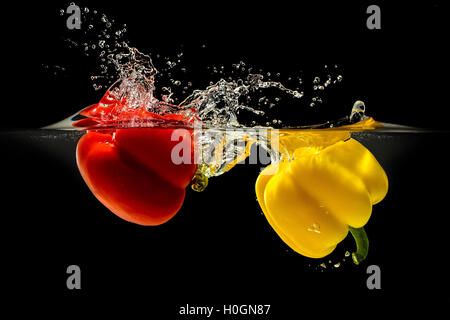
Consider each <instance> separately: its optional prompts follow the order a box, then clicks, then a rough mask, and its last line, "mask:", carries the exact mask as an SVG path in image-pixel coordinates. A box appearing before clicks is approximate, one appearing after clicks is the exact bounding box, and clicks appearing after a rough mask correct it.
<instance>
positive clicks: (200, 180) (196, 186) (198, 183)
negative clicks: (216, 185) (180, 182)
mask: <svg viewBox="0 0 450 320" xmlns="http://www.w3.org/2000/svg"><path fill="white" fill-rule="evenodd" d="M204 170H205V167H204V166H199V167H198V169H197V172H196V173H195V175H194V177H193V178H192V181H191V188H192V190H194V191H197V192H202V191H203V190H205V189H206V186H207V185H208V177H207V176H206V175H205V174H204V173H203V172H204Z"/></svg>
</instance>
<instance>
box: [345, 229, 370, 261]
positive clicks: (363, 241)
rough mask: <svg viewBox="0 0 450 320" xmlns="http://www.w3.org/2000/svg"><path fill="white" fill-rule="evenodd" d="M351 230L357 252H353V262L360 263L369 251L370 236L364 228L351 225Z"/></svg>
mask: <svg viewBox="0 0 450 320" xmlns="http://www.w3.org/2000/svg"><path fill="white" fill-rule="evenodd" d="M349 229H350V232H351V234H352V236H353V238H354V239H355V242H356V252H353V253H352V259H353V262H354V263H355V264H356V265H358V264H360V263H361V261H363V260H364V259H365V258H366V257H367V254H368V253H369V238H367V233H366V231H365V230H364V228H353V227H349Z"/></svg>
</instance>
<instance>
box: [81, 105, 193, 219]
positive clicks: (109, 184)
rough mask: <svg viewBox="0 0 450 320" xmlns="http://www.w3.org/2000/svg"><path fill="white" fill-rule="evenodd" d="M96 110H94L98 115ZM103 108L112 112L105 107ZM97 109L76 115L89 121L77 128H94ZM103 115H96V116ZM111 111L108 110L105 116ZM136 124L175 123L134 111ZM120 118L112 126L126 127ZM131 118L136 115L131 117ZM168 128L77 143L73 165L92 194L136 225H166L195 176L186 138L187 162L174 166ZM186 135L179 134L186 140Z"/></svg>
mask: <svg viewBox="0 0 450 320" xmlns="http://www.w3.org/2000/svg"><path fill="white" fill-rule="evenodd" d="M101 108H102V107H100V109H101ZM109 108H112V107H111V106H110V107H109ZM98 110H99V106H98V105H94V106H91V107H89V108H87V109H86V110H84V111H83V112H82V114H83V113H84V115H88V116H90V118H87V119H83V120H81V121H80V122H81V123H80V122H79V123H78V125H80V126H81V125H82V124H83V125H85V124H86V123H88V124H92V123H95V122H96V121H95V115H96V114H98ZM107 111H108V110H104V109H102V110H101V112H103V113H104V112H107ZM109 111H111V109H110V110H109ZM138 112H139V117H138V118H137V119H141V120H142V119H144V120H145V119H147V120H148V119H155V118H156V119H171V120H181V117H180V116H179V115H167V116H160V115H156V114H153V113H151V112H148V111H142V110H138ZM129 116H130V114H129V113H125V114H121V115H120V116H119V117H115V121H117V120H118V119H119V120H120V121H128V120H129V119H128V118H129ZM133 116H134V117H135V116H136V113H135V112H133ZM174 130H175V129H173V128H169V129H168V128H121V129H99V130H89V131H88V132H87V133H86V134H85V135H84V136H83V137H82V138H81V139H80V141H79V142H78V146H77V164H78V168H79V170H80V172H81V175H82V177H83V179H84V181H85V182H86V184H87V185H88V187H89V189H90V190H91V191H92V193H93V194H94V195H95V196H96V197H97V199H98V200H99V201H100V202H101V203H103V204H104V205H105V206H106V207H107V208H108V209H109V210H111V211H112V212H113V213H115V214H116V215H117V216H119V217H121V218H122V219H125V220H127V221H130V222H133V223H137V224H140V225H159V224H162V223H164V222H166V221H168V220H169V219H171V218H172V217H173V216H174V215H175V214H176V213H177V212H178V210H179V209H180V208H181V205H182V204H183V201H184V197H185V188H186V186H187V185H188V184H189V183H190V181H191V179H192V177H193V176H194V174H195V171H196V165H195V164H194V159H193V153H194V147H193V146H192V143H193V142H192V141H193V139H191V137H190V136H189V137H186V136H182V137H181V138H183V139H190V140H186V141H191V142H190V143H191V162H190V163H189V164H185V163H182V164H178V165H177V164H174V163H173V161H172V159H171V154H172V149H173V147H174V146H175V145H177V144H178V143H179V141H171V140H172V139H171V136H172V133H173V131H174ZM191 134H192V131H189V130H186V131H184V135H191Z"/></svg>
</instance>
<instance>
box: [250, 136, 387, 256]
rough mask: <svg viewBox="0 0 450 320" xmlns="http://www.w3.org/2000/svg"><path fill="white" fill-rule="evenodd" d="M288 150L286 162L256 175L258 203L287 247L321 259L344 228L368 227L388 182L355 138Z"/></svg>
mask: <svg viewBox="0 0 450 320" xmlns="http://www.w3.org/2000/svg"><path fill="white" fill-rule="evenodd" d="M281 145H282V146H283V144H281ZM289 148H291V150H289V151H290V157H291V159H290V161H287V160H284V161H280V163H279V164H276V165H270V166H268V167H267V168H265V169H264V170H263V171H262V172H261V173H260V175H259V177H258V179H257V181H256V195H257V198H258V202H259V204H260V206H261V208H262V210H263V212H264V214H265V216H266V218H267V220H268V222H269V223H270V225H271V226H272V228H273V229H274V230H275V231H276V232H277V234H278V235H279V236H280V237H281V239H282V240H283V241H284V242H285V243H286V244H287V245H289V246H290V247H291V248H292V249H293V250H295V251H296V252H298V253H300V254H302V255H304V256H307V257H311V258H322V257H324V256H326V255H328V254H329V253H331V252H332V251H333V250H334V249H335V248H336V245H337V244H338V243H339V242H341V241H342V240H343V239H344V238H345V237H346V236H347V233H348V226H351V227H354V228H360V227H363V226H364V225H365V224H366V223H367V221H368V220H369V218H370V215H371V212H372V205H374V204H376V203H378V202H380V201H381V200H382V199H383V198H384V197H385V195H386V193H387V190H388V179H387V176H386V173H385V172H384V170H383V168H382V167H381V166H380V164H379V163H378V161H377V160H376V159H375V157H374V156H373V155H372V153H371V152H370V151H369V150H367V149H366V148H365V147H364V146H363V145H362V144H361V143H359V142H358V141H356V140H354V139H348V140H346V141H339V142H337V143H334V144H332V145H329V146H325V147H323V146H315V147H307V146H300V145H297V146H295V147H294V146H292V145H291V146H290V147H289Z"/></svg>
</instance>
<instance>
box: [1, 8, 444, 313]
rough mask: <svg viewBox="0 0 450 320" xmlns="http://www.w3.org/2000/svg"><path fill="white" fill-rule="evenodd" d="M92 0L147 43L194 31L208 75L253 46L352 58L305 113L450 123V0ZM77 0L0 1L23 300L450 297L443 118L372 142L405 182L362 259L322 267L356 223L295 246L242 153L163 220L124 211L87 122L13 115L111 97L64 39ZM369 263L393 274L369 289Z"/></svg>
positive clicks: (325, 306) (255, 54) (7, 196)
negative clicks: (89, 162) (324, 251)
mask: <svg viewBox="0 0 450 320" xmlns="http://www.w3.org/2000/svg"><path fill="white" fill-rule="evenodd" d="M77 4H79V5H80V6H82V7H84V6H85V5H86V6H88V7H89V8H90V9H91V10H92V9H94V8H96V9H97V10H98V11H99V12H103V13H105V14H107V15H108V17H113V18H114V19H116V20H117V21H120V23H126V24H127V25H128V30H129V39H130V42H131V44H132V45H134V46H136V47H137V48H139V49H140V50H141V51H143V52H152V53H160V54H162V55H164V54H170V55H173V54H174V52H176V50H178V49H179V48H180V45H181V44H182V45H183V46H184V49H183V51H184V52H185V55H186V56H188V58H189V59H190V60H189V63H191V64H192V69H194V72H193V73H192V74H191V76H192V77H193V78H192V81H194V83H198V84H199V85H200V84H201V83H202V81H203V79H204V77H205V74H203V73H201V72H200V71H199V72H198V73H196V72H195V69H196V68H198V70H200V69H201V67H202V66H204V65H207V64H223V65H227V64H228V65H229V64H232V63H237V62H239V61H240V60H244V61H246V62H247V63H248V64H250V65H254V66H259V67H263V68H264V70H268V71H272V72H281V73H289V72H291V73H292V74H296V70H302V72H303V73H304V77H305V78H306V79H308V78H310V80H312V77H313V74H314V72H316V70H319V69H320V68H322V67H323V65H324V64H328V65H334V64H338V65H339V66H340V68H341V70H342V74H343V76H344V82H343V85H342V87H341V88H340V89H339V90H336V92H334V93H332V94H330V96H329V97H328V98H327V100H326V103H324V104H323V105H321V106H320V108H318V109H317V111H315V113H314V114H308V121H309V120H311V123H315V122H317V121H320V120H323V119H324V118H326V119H330V118H331V119H335V118H338V117H341V116H343V115H347V114H348V111H349V109H350V106H351V104H352V103H353V102H354V101H355V100H357V99H361V100H363V101H365V102H366V105H367V109H368V114H369V115H371V116H373V117H374V118H375V119H377V120H380V121H383V122H391V123H399V124H404V125H412V126H417V127H422V128H433V129H439V130H446V129H448V125H447V121H448V120H447V119H448V115H449V111H448V108H447V105H448V103H447V102H446V99H445V98H446V95H445V90H446V83H447V80H446V77H445V76H446V75H445V72H444V68H446V67H447V59H448V50H447V49H446V48H445V40H446V39H447V38H448V32H447V29H446V18H445V11H444V9H443V7H442V5H441V4H440V2H439V1H429V2H423V3H421V4H413V3H410V2H408V3H404V4H397V5H395V6H394V5H393V4H385V3H378V4H379V5H380V7H381V11H382V22H381V23H382V29H381V30H368V29H367V28H366V19H367V14H366V8H367V6H368V5H369V4H372V3H358V4H355V3H346V4H327V3H324V2H314V4H295V5H294V4H293V3H288V2H283V1H277V2H268V3H264V4H263V3H259V2H254V3H250V2H249V3H247V2H246V3H244V2H242V1H241V2H232V1H231V2H226V3H225V2H208V3H203V4H200V3H182V4H179V3H172V2H164V3H163V2H152V3H147V4H146V5H145V6H144V5H143V4H142V3H139V2H137V1H136V2H135V3H133V2H132V1H126V3H117V4H113V3H109V2H105V3H100V2H99V3H96V4H95V5H94V4H92V2H91V3H90V4H83V3H77ZM67 5H68V3H64V2H61V3H60V4H57V5H56V4H50V3H34V4H33V5H22V4H20V3H18V4H13V5H8V6H6V7H5V8H4V9H3V10H4V11H3V20H2V21H3V22H6V25H5V27H4V28H3V40H2V41H3V50H2V51H3V52H4V53H5V54H6V57H5V58H3V62H4V64H3V76H4V79H5V80H6V81H5V82H6V86H5V85H4V88H5V91H4V92H3V107H2V113H1V115H2V116H1V118H0V123H1V127H2V134H1V145H2V153H1V161H2V168H3V172H2V182H3V186H4V188H3V191H2V196H1V199H2V203H3V216H4V220H3V223H2V227H3V232H2V233H3V235H4V236H5V239H4V242H3V243H4V247H5V251H6V252H5V258H4V259H3V261H4V262H3V265H4V267H6V271H5V272H4V273H3V276H4V277H5V278H6V280H7V283H8V286H7V290H8V292H9V293H10V297H13V300H15V301H19V302H26V303H27V304H28V303H33V302H35V303H36V304H35V306H36V307H37V308H39V309H33V310H39V311H41V310H42V311H46V312H51V311H52V310H55V309H54V307H55V306H56V305H57V306H64V307H66V308H67V309H66V310H84V307H86V306H102V309H101V310H102V311H106V310H115V309H116V308H120V307H122V306H127V307H128V310H129V311H142V312H144V315H146V316H147V317H149V318H152V319H155V318H156V319H182V317H179V316H178V317H177V312H178V310H179V307H180V306H183V305H185V304H187V303H190V304H197V305H215V306H217V307H219V306H221V305H222V304H272V312H271V318H272V319H287V318H294V317H295V318H299V317H301V316H303V315H304V314H305V312H308V313H309V312H311V313H312V314H316V315H317V316H321V315H323V314H325V313H330V315H348V316H352V314H353V313H354V312H356V311H355V310H356V309H357V310H359V312H361V310H365V312H367V313H369V312H370V313H371V312H377V311H381V312H388V311H387V309H386V307H388V306H389V307H390V308H391V309H392V308H393V310H396V311H399V312H407V311H410V310H414V309H416V308H426V310H428V311H434V310H436V309H438V308H442V307H444V306H445V302H448V290H447V285H448V272H447V270H446V267H447V263H446V260H447V256H448V249H447V248H448V240H446V239H445V236H446V232H447V231H446V223H448V211H447V210H448V209H447V205H446V199H447V186H446V182H447V181H448V178H449V174H448V170H447V163H448V161H447V158H446V155H445V152H444V150H445V149H446V147H447V145H448V139H447V138H448V135H447V134H445V133H422V134H415V135H411V134H410V135H391V136H388V137H385V138H380V139H376V140H372V141H367V142H366V145H367V146H368V147H369V148H370V149H371V150H372V151H373V152H374V154H375V155H376V156H377V158H378V159H379V161H380V162H381V164H382V165H383V166H384V168H385V169H386V172H387V173H388V176H389V178H390V191H389V194H388V196H387V197H386V199H385V200H384V201H383V202H382V203H380V204H379V205H377V206H375V208H374V214H373V217H372V218H371V220H370V222H369V224H368V226H367V231H368V233H369V237H370V239H371V251H370V253H369V257H368V259H367V261H366V262H364V264H362V265H361V266H359V267H356V266H354V265H352V264H351V263H350V262H349V260H348V259H347V261H346V262H345V263H343V264H342V266H341V267H340V268H336V269H334V268H332V267H331V266H328V268H327V269H325V270H323V271H321V270H322V268H320V267H318V265H319V264H320V263H321V262H324V261H325V262H328V260H329V259H331V260H332V261H338V260H342V258H343V254H344V252H345V250H351V249H352V248H353V244H352V242H351V240H349V239H348V240H346V241H345V242H344V244H343V245H341V246H339V248H338V249H337V250H336V253H334V254H333V255H332V256H331V257H330V258H326V259H323V260H320V261H316V260H310V259H307V258H304V257H302V256H299V255H297V254H295V253H293V252H292V251H291V250H290V249H289V248H288V247H287V246H286V245H284V244H283V243H282V242H281V241H280V240H279V238H278V237H277V236H276V234H275V233H274V232H273V231H272V230H271V228H270V227H269V225H268V224H267V222H266V221H265V218H264V217H263V216H262V215H261V214H260V209H259V206H258V203H257V202H256V201H255V195H254V192H253V190H254V181H255V179H256V177H257V174H258V170H259V167H257V166H244V165H242V166H237V167H236V168H234V169H233V171H231V172H230V173H228V174H226V175H224V176H221V177H218V178H215V179H212V180H211V181H210V186H209V187H208V188H207V190H206V191H205V192H203V193H201V194H196V193H194V192H192V191H190V190H188V191H187V198H186V201H185V203H184V205H183V208H182V210H181V211H180V212H179V213H178V214H177V216H176V217H175V218H174V219H172V220H171V221H170V222H168V223H167V224H164V225H162V226H160V227H156V228H145V227H140V226H137V225H132V224H129V223H127V222H125V221H122V220H120V219H118V218H116V217H115V216H114V215H113V214H111V213H109V212H108V210H107V209H106V208H104V207H103V206H102V205H101V204H100V203H99V202H98V201H97V200H96V199H95V198H94V197H93V196H92V194H91V193H90V191H89V190H88V189H87V187H86V186H85V185H84V183H83V181H82V179H81V177H80V176H79V174H78V171H77V169H76V164H75V158H74V150H75V142H76V139H75V138H74V137H73V136H72V135H70V134H68V135H67V136H66V135H62V136H61V137H60V138H59V139H54V138H51V135H50V137H47V138H42V136H39V135H36V133H33V132H31V131H22V132H21V133H18V132H17V131H11V129H17V128H29V129H30V128H38V127H41V126H44V125H47V124H50V123H53V122H56V121H59V120H61V119H63V118H65V117H67V116H69V115H71V114H73V113H75V112H77V111H78V110H80V109H81V108H82V107H84V106H86V105H89V104H92V103H95V102H97V101H98V99H99V98H100V96H101V91H100V92H96V91H94V90H93V89H92V83H91V82H90V80H89V76H90V74H91V73H90V70H91V68H92V65H91V64H92V62H91V61H90V60H88V59H86V58H85V57H83V55H82V54H80V52H77V51H76V50H75V51H73V50H72V51H71V50H68V49H67V48H65V47H64V45H63V41H61V39H64V37H65V36H67V34H68V32H69V31H68V30H67V29H66V26H65V21H64V19H62V18H61V16H60V15H59V10H60V9H63V8H65V7H67ZM73 32H77V31H73ZM202 44H206V49H202V48H201V45H202ZM44 65H64V66H65V67H66V69H67V72H65V73H58V74H56V75H55V74H53V73H52V72H49V71H48V70H46V69H45V68H43V66H44ZM196 77H197V78H196ZM208 81H209V79H208ZM308 112H309V111H308ZM380 142H381V143H380ZM71 264H77V265H79V266H80V267H81V270H82V290H80V291H69V290H67V288H66V284H65V281H66V277H67V274H66V268H67V266H68V265H71ZM371 264H376V265H379V266H380V268H381V271H382V280H381V281H382V289H381V290H372V291H371V290H368V289H367V287H366V283H365V282H366V279H367V274H366V268H367V266H368V265H371ZM9 284H11V285H10V286H9ZM105 298H106V299H105ZM100 301H106V303H107V304H105V305H103V304H100ZM18 311H20V310H18ZM157 314H158V316H156V315H157ZM288 315H289V316H290V317H287V316H288ZM216 318H220V317H216ZM236 318H237V319H240V318H242V319H245V318H246V317H245V316H240V317H236ZM247 318H250V317H247ZM228 319H231V318H230V317H228Z"/></svg>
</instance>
